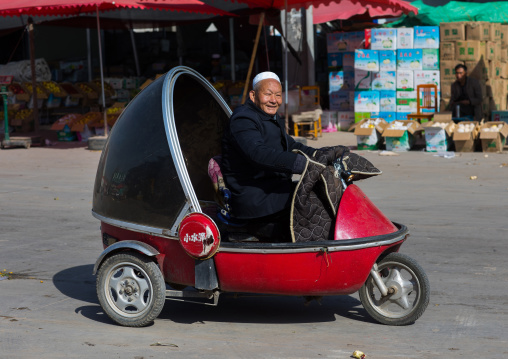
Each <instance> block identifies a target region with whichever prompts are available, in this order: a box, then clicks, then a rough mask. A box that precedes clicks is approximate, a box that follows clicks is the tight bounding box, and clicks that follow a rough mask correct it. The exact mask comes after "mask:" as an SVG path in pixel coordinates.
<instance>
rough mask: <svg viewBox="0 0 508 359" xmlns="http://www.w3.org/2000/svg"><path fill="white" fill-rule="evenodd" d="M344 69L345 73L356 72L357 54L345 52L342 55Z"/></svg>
mask: <svg viewBox="0 0 508 359" xmlns="http://www.w3.org/2000/svg"><path fill="white" fill-rule="evenodd" d="M342 67H343V69H344V71H354V69H355V53H354V52H344V53H342Z"/></svg>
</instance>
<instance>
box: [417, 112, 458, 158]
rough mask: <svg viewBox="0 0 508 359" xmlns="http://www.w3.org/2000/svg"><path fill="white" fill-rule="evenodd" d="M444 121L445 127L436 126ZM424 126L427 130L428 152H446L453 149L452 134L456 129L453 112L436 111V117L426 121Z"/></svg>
mask: <svg viewBox="0 0 508 359" xmlns="http://www.w3.org/2000/svg"><path fill="white" fill-rule="evenodd" d="M443 123H444V124H446V125H445V127H441V126H436V124H443ZM422 127H423V128H424V130H425V149H426V150H427V152H445V151H448V150H450V149H451V147H452V144H453V141H452V137H451V136H452V134H453V131H454V129H455V123H454V122H453V121H452V116H451V112H449V113H446V114H438V113H436V114H435V115H434V119H433V120H432V121H429V122H427V123H424V124H423V125H422Z"/></svg>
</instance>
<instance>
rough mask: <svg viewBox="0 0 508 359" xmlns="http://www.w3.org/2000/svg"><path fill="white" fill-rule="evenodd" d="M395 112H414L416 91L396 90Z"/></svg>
mask: <svg viewBox="0 0 508 359" xmlns="http://www.w3.org/2000/svg"><path fill="white" fill-rule="evenodd" d="M397 112H407V113H414V112H416V91H397Z"/></svg>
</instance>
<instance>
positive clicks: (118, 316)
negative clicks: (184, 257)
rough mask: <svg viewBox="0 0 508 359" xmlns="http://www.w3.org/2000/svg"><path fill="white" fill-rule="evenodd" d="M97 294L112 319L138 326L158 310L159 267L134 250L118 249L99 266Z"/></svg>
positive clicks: (160, 303) (160, 298)
mask: <svg viewBox="0 0 508 359" xmlns="http://www.w3.org/2000/svg"><path fill="white" fill-rule="evenodd" d="M97 297H98V298H99V302H100V304H101V307H102V309H103V310H104V312H105V313H106V314H107V315H108V316H109V317H110V318H111V319H112V320H113V321H115V322H116V323H118V324H120V325H123V326H127V327H142V326H145V325H147V324H150V323H151V322H152V321H153V320H154V319H155V318H157V316H158V315H159V314H160V312H161V311H162V308H163V306H164V301H165V299H166V285H165V283H164V278H163V276H162V273H161V271H160V269H159V267H158V266H157V264H155V263H154V262H153V261H151V260H150V259H149V258H147V257H145V256H143V255H141V254H138V253H118V254H114V255H112V256H111V257H109V258H108V259H106V260H105V261H104V263H103V264H102V265H101V266H100V268H99V273H98V275H97Z"/></svg>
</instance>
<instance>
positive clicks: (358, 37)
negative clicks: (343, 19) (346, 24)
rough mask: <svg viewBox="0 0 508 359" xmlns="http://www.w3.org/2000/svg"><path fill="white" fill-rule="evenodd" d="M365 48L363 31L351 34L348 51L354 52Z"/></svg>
mask: <svg viewBox="0 0 508 359" xmlns="http://www.w3.org/2000/svg"><path fill="white" fill-rule="evenodd" d="M364 48H365V33H364V32H363V31H355V32H350V33H349V39H348V43H347V51H349V52H353V51H355V50H357V49H364Z"/></svg>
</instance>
